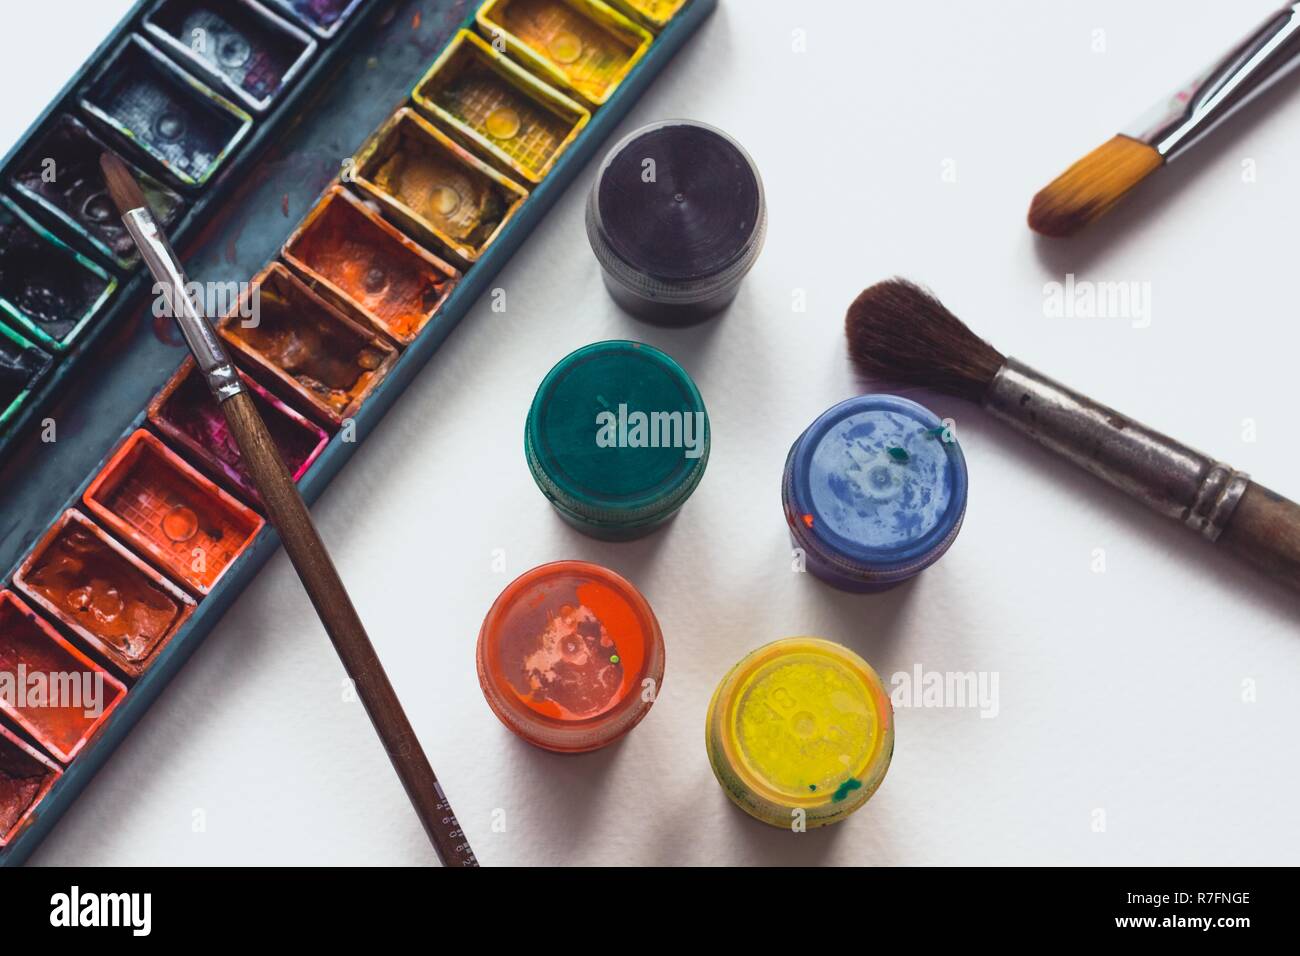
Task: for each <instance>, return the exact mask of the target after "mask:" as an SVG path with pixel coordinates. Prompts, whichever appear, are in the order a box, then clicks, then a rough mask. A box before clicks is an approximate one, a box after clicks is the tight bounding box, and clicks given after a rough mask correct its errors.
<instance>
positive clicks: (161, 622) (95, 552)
mask: <svg viewBox="0 0 1300 956" xmlns="http://www.w3.org/2000/svg"><path fill="white" fill-rule="evenodd" d="M14 587H16V588H17V589H18V590H20V591H22V592H23V594H25V595H26V596H27V597H28V598H29V599H30V600H31V601H32V602H33V603H34V604H36V605H37V606H39V607H40V608H42V609H43V610H45V611H47V612H48V613H49V614H50V615H51V616H52V617H53V618H54V619H55V620H57V621H59V622H61V623H62V624H64V625H66V626H67V627H68V628H69V629H70V630H71V631H72V632H73V633H74V634H76V635H77V636H78V637H79V638H81V639H82V640H83V641H85V642H86V644H87V645H88V646H89V647H90V648H91V649H92V650H94V651H96V652H97V653H99V654H100V655H101V656H102V657H103V658H104V659H105V660H107V661H108V662H109V663H110V664H111V665H113V667H114V668H115V669H116V670H117V672H118V673H119V674H123V675H125V676H126V678H127V679H128V680H135V679H136V678H138V677H139V676H140V675H141V674H143V673H144V672H145V670H147V669H148V667H149V665H151V664H152V663H153V662H154V660H155V659H156V658H157V656H158V653H159V652H160V651H161V650H162V649H163V648H164V647H165V646H166V645H167V642H168V641H170V640H171V639H172V637H173V636H174V635H175V633H176V632H177V630H179V629H180V626H181V625H182V624H183V623H184V622H185V620H186V619H187V618H188V617H189V616H190V615H191V614H192V613H194V607H195V604H194V600H193V598H191V597H190V596H189V595H187V594H186V593H185V592H184V591H182V590H181V589H180V588H178V587H177V586H176V585H174V584H172V583H171V582H170V581H168V580H167V579H166V578H164V577H163V576H162V575H160V574H159V573H158V572H157V571H155V570H154V569H153V568H151V567H149V565H147V564H145V563H144V562H143V561H141V560H140V559H139V558H137V557H136V556H135V555H134V554H132V553H131V552H130V551H128V550H127V549H126V548H125V547H123V546H122V545H121V544H119V543H118V542H117V541H115V540H113V539H112V538H111V537H109V536H108V534H106V533H105V532H104V531H103V529H101V528H100V527H99V526H98V525H96V524H95V523H94V522H92V521H91V520H90V519H89V518H87V517H86V516H85V515H84V514H82V513H81V512H80V511H78V510H76V509H75V508H69V509H68V510H67V511H65V512H64V513H63V517H62V518H60V519H59V520H58V522H56V523H55V525H54V527H52V528H51V529H50V530H49V531H47V532H46V533H45V535H44V537H42V538H41V540H40V541H39V542H38V543H37V545H36V547H35V548H33V549H32V552H31V554H29V555H28V556H27V558H26V559H25V560H24V561H23V563H22V566H21V567H20V568H19V569H18V571H17V572H16V573H15V574H14Z"/></svg>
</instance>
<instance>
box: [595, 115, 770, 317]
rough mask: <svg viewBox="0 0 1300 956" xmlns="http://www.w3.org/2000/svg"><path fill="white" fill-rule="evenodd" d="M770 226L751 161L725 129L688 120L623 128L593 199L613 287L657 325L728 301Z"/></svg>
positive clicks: (598, 244)
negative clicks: (624, 134) (629, 129)
mask: <svg viewBox="0 0 1300 956" xmlns="http://www.w3.org/2000/svg"><path fill="white" fill-rule="evenodd" d="M766 232H767V204H766V202H765V200H764V197H763V181H762V180H761V179H760V178H759V175H758V169H757V167H755V165H754V161H753V160H752V159H750V158H749V154H748V153H746V152H745V150H744V149H742V148H741V146H740V144H739V143H737V142H736V141H735V140H733V139H732V138H731V137H730V136H728V135H727V134H726V133H723V132H722V131H721V130H718V129H714V128H713V127H712V126H706V125H705V124H704V123H696V122H693V121H691V120H665V121H664V122H661V123H652V124H650V125H649V126H643V127H641V128H640V129H638V130H636V131H634V132H632V133H631V134H629V135H628V136H627V137H625V138H624V139H623V140H622V141H621V142H620V143H619V144H618V145H617V146H615V147H614V148H613V149H612V150H610V151H609V153H608V155H606V156H605V159H604V161H603V162H602V163H601V165H600V170H599V172H598V173H597V174H596V182H595V184H594V185H593V186H592V188H591V195H590V196H589V197H588V199H587V236H588V238H589V239H590V240H591V247H592V249H593V250H594V251H595V253H596V258H597V259H598V260H599V261H600V265H601V269H602V270H603V271H604V277H605V285H606V286H607V287H608V288H609V291H610V294H611V295H612V296H613V297H614V300H615V301H616V302H618V304H619V305H620V306H622V307H623V308H624V309H626V310H627V311H628V312H630V313H632V314H633V315H635V316H637V317H638V318H642V319H645V320H647V321H649V322H655V323H658V324H661V325H686V324H689V323H692V322H697V321H699V320H701V319H705V318H708V317H709V316H711V315H713V314H715V313H717V312H718V311H720V310H721V309H723V308H725V307H726V306H727V305H728V304H729V303H730V302H731V300H732V299H734V298H735V296H736V291H737V290H738V289H739V288H740V281H741V279H743V278H744V277H745V274H746V273H747V272H749V270H750V268H751V267H752V266H753V265H754V261H755V260H756V259H757V258H758V254H759V252H760V251H761V250H762V248H763V237H764V235H765V234H766Z"/></svg>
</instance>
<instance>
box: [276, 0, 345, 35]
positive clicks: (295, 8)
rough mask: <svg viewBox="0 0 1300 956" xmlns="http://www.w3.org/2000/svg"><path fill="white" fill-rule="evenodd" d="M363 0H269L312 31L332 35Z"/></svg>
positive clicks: (317, 33)
mask: <svg viewBox="0 0 1300 956" xmlns="http://www.w3.org/2000/svg"><path fill="white" fill-rule="evenodd" d="M364 2H365V0H271V3H272V4H273V5H274V6H276V7H278V8H279V9H281V10H284V11H286V12H288V13H291V14H293V15H294V16H295V17H297V18H298V19H299V20H301V21H302V22H303V23H304V24H306V25H307V26H308V27H309V28H310V29H311V31H312V32H313V33H315V34H316V35H317V36H320V37H326V38H329V37H332V36H333V35H334V34H336V33H338V31H339V30H340V29H341V28H342V26H343V24H344V23H346V22H347V20H348V18H349V17H350V16H352V14H353V13H355V12H356V10H357V8H358V7H360V6H361V4H362V3H364Z"/></svg>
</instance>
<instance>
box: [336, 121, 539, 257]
mask: <svg viewBox="0 0 1300 956" xmlns="http://www.w3.org/2000/svg"><path fill="white" fill-rule="evenodd" d="M352 169H353V182H355V183H356V184H357V186H359V187H360V188H361V189H362V191H364V192H365V193H366V194H367V195H369V196H370V197H371V198H372V199H374V200H375V201H376V202H378V203H379V204H380V205H381V206H383V207H384V209H385V211H386V212H388V213H390V214H391V215H392V217H393V218H394V219H396V220H397V221H398V222H399V223H401V225H402V226H403V227H404V228H405V229H406V230H407V231H408V232H410V233H412V234H413V235H415V236H418V237H420V238H421V239H423V240H424V241H426V242H432V243H434V244H440V245H441V247H443V248H446V249H449V250H450V251H451V252H452V253H453V254H454V255H456V256H457V257H458V258H459V259H460V260H461V261H462V262H464V263H466V264H470V263H473V262H475V261H476V260H477V259H478V257H479V256H480V255H482V254H483V251H484V250H485V249H486V248H487V247H488V245H489V244H490V243H491V242H492V240H493V239H495V238H496V237H497V235H498V234H499V233H500V232H501V229H502V227H503V226H504V225H505V224H506V223H507V222H508V221H509V220H510V217H511V216H513V215H514V214H515V212H516V211H518V209H519V207H520V206H521V205H522V204H523V201H524V200H525V199H527V198H528V191H527V190H526V189H524V188H523V187H522V186H520V185H518V184H517V183H515V182H514V181H513V180H511V179H509V178H508V177H506V176H505V175H503V174H502V173H499V172H497V171H496V170H495V169H493V168H492V167H491V166H489V165H488V164H487V163H485V162H483V161H482V160H480V159H478V158H477V157H475V156H473V155H472V154H471V153H470V152H469V151H468V150H466V149H464V148H462V147H460V146H458V145H456V144H455V143H454V142H453V141H452V140H451V138H450V137H449V136H447V135H446V134H445V133H443V132H442V131H441V130H439V129H436V128H435V127H434V126H433V124H431V123H429V122H428V121H427V120H425V119H424V118H423V117H421V116H420V115H419V114H417V113H415V112H414V111H413V110H410V109H400V110H398V111H397V112H396V113H394V114H393V115H392V116H391V117H389V119H388V120H387V122H385V123H384V125H383V126H381V127H380V128H379V131H378V132H377V133H375V135H374V136H373V137H371V139H370V141H369V142H367V143H366V145H365V146H363V147H362V148H361V150H360V151H359V152H358V153H357V155H356V156H355V157H354V158H353V165H352Z"/></svg>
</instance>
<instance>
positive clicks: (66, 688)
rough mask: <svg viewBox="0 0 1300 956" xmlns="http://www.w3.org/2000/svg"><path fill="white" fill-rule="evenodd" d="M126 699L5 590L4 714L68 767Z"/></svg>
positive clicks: (1, 636)
mask: <svg viewBox="0 0 1300 956" xmlns="http://www.w3.org/2000/svg"><path fill="white" fill-rule="evenodd" d="M125 696H126V687H125V686H124V685H123V684H122V682H121V681H119V680H118V679H117V678H116V677H114V676H113V675H112V674H110V673H109V672H108V671H106V670H104V668H102V667H100V666H99V665H98V664H96V663H95V662H94V661H92V660H91V659H90V658H89V657H87V656H86V655H85V654H83V653H81V651H79V650H77V649H76V648H75V647H73V646H72V645H71V644H69V643H68V642H67V641H66V640H65V639H64V638H62V637H61V636H59V633H58V632H57V631H56V630H55V629H54V628H53V627H52V626H51V625H50V624H49V623H47V622H46V621H45V620H44V619H42V618H41V617H39V616H37V614H36V612H35V611H33V610H32V609H31V608H30V607H29V606H28V605H27V603H26V602H25V601H24V600H23V599H22V598H20V597H19V596H18V595H17V594H15V593H14V592H13V591H0V713H2V714H4V715H5V716H6V717H8V718H9V719H10V720H12V721H14V723H16V724H18V726H19V727H21V728H22V729H23V730H25V731H26V732H27V733H28V734H30V735H31V736H32V739H33V740H35V741H36V742H37V743H38V744H40V745H41V746H42V747H44V748H45V749H46V750H47V751H48V752H49V753H51V754H53V755H54V757H55V759H57V760H59V761H60V762H62V763H65V764H66V763H67V762H68V761H70V760H71V759H72V758H73V757H75V756H76V755H77V754H78V753H80V752H81V750H82V748H83V747H85V746H86V743H87V742H88V741H89V740H90V738H91V737H92V736H94V734H95V732H96V731H97V730H98V729H99V728H100V727H101V726H102V725H103V724H104V722H105V721H106V720H108V717H109V715H110V714H111V713H112V712H113V708H114V707H116V706H117V705H118V704H119V703H120V702H121V700H122V698H123V697H125Z"/></svg>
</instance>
